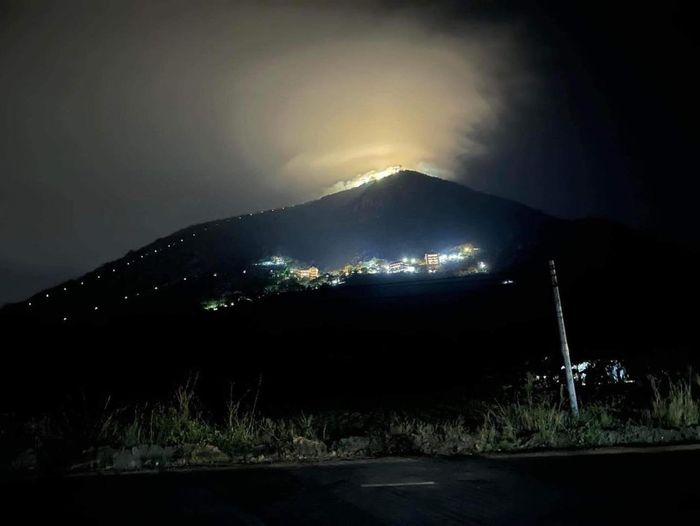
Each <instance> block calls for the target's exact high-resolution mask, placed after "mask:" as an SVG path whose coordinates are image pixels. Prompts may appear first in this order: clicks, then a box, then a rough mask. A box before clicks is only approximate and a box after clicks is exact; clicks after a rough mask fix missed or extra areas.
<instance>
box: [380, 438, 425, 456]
mask: <svg viewBox="0 0 700 526" xmlns="http://www.w3.org/2000/svg"><path fill="white" fill-rule="evenodd" d="M386 449H387V453H388V454H389V455H410V454H414V453H417V452H418V450H419V447H418V445H417V444H416V441H415V440H414V437H413V436H412V435H409V434H407V433H396V434H392V435H389V437H388V440H387V441H386Z"/></svg>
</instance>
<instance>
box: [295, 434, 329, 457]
mask: <svg viewBox="0 0 700 526" xmlns="http://www.w3.org/2000/svg"><path fill="white" fill-rule="evenodd" d="M292 449H293V452H294V454H295V455H296V456H297V457H299V458H318V457H322V456H324V455H325V454H326V452H327V448H326V444H324V443H323V442H320V441H318V440H311V439H308V438H304V437H295V438H294V439H293V440H292Z"/></svg>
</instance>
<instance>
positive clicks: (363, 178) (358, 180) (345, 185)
mask: <svg viewBox="0 0 700 526" xmlns="http://www.w3.org/2000/svg"><path fill="white" fill-rule="evenodd" d="M400 170H401V165H397V166H389V167H388V168H385V169H384V170H370V171H369V172H365V173H363V174H359V175H357V176H356V177H353V178H352V179H348V180H347V181H339V182H337V183H335V184H334V185H333V186H331V187H330V188H329V189H327V190H326V192H325V195H328V194H334V193H336V192H342V191H343V190H350V189H351V188H357V187H358V186H362V185H363V184H367V183H371V182H374V181H379V180H381V179H384V178H385V177H388V176H390V175H392V174H395V173H396V172H399V171H400Z"/></svg>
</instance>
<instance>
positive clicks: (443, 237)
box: [0, 171, 698, 400]
mask: <svg viewBox="0 0 700 526" xmlns="http://www.w3.org/2000/svg"><path fill="white" fill-rule="evenodd" d="M463 243H472V244H474V245H475V246H477V247H479V248H480V249H482V253H483V257H484V258H485V259H486V260H487V261H488V263H489V265H490V267H491V273H490V274H488V275H478V276H473V277H466V278H460V279H456V278H449V279H443V278H440V279H432V278H431V279H427V278H424V277H416V278H417V279H409V278H405V279H401V280H398V281H394V282H386V281H384V282H382V281H381V280H379V281H375V282H371V281H370V282H365V283H359V284H358V283H356V284H354V285H352V286H347V285H346V286H340V287H334V288H327V289H320V290H309V291H305V292H296V293H287V294H281V295H275V294H273V295H268V296H265V297H262V298H259V299H258V298H256V297H255V294H256V290H257V291H259V290H260V286H261V283H260V279H261V278H260V269H261V267H256V266H255V265H254V263H255V262H257V261H259V260H260V259H262V258H268V257H270V256H272V255H283V256H287V257H290V258H294V259H297V260H299V261H302V262H304V263H306V264H313V265H316V266H318V267H319V268H320V269H321V270H322V271H325V270H330V269H333V268H338V267H341V266H342V265H343V264H345V263H347V262H350V261H352V260H354V259H356V258H369V257H373V256H374V257H380V258H386V259H388V260H395V259H398V258H402V257H412V256H415V257H421V256H422V255H423V254H424V253H425V252H429V251H438V250H442V249H446V248H449V247H452V246H455V245H459V244H463ZM480 257H482V256H480ZM549 258H554V259H555V260H556V262H557V268H558V271H559V278H560V288H561V292H562V298H563V302H564V311H565V315H566V317H567V328H568V331H569V342H570V345H571V349H572V355H573V357H574V360H575V361H581V360H585V359H591V358H595V357H608V358H615V359H619V358H630V357H634V358H635V359H637V362H636V363H637V364H638V367H639V368H640V370H646V369H644V367H646V366H644V363H646V362H644V360H653V361H656V362H659V361H661V362H664V361H667V360H670V359H671V357H673V359H676V360H677V361H679V362H681V363H685V364H687V363H691V361H692V360H688V359H687V357H688V355H689V354H690V355H693V356H695V355H696V354H697V352H696V346H695V335H694V330H693V327H694V319H693V314H692V313H693V311H692V310H690V309H678V308H677V306H678V305H680V304H682V302H683V301H684V300H686V299H687V297H693V296H694V295H695V294H696V293H697V289H698V286H697V284H696V282H695V281H694V280H693V279H692V276H693V272H694V269H695V268H696V264H697V260H696V258H695V257H694V256H692V255H690V254H688V253H686V252H684V251H683V250H681V249H679V248H677V247H675V246H673V245H670V244H666V243H663V242H661V241H659V240H657V239H653V238H650V237H648V236H646V235H644V234H642V233H640V232H635V231H632V230H630V229H628V228H625V227H623V226H620V225H617V224H614V223H611V222H608V221H605V220H595V219H586V220H579V221H566V220H561V219H557V218H554V217H551V216H548V215H546V214H543V213H541V212H539V211H536V210H533V209H531V208H528V207H526V206H523V205H521V204H518V203H515V202H513V201H509V200H506V199H501V198H498V197H494V196H490V195H487V194H484V193H480V192H477V191H474V190H471V189H469V188H467V187H465V186H462V185H459V184H456V183H453V182H448V181H444V180H441V179H438V178H434V177H429V176H427V175H424V174H421V173H417V172H412V171H403V172H399V173H397V174H395V175H392V176H389V177H386V178H384V179H382V180H379V181H376V182H373V183H369V184H366V185H363V186H360V187H357V188H354V189H351V190H347V191H343V192H340V193H337V194H333V195H329V196H326V197H324V198H321V199H318V200H315V201H311V202H308V203H305V204H301V205H297V206H292V207H285V208H281V209H277V210H268V211H264V212H258V213H254V214H248V215H242V216H237V217H230V218H226V219H222V220H217V221H211V222H207V223H202V224H199V225H193V226H190V227H187V228H185V229H183V230H180V231H178V232H175V233H174V234H172V235H170V236H167V237H164V238H161V239H158V240H156V241H154V242H153V243H151V244H150V245H147V246H145V247H142V248H140V249H138V250H134V251H131V252H129V253H127V254H126V255H125V256H124V257H122V258H120V259H118V260H115V261H112V262H109V263H107V264H105V265H102V266H101V267H99V268H97V269H95V270H94V271H92V272H89V273H87V274H85V275H84V276H82V277H80V278H78V279H76V280H71V281H68V282H66V283H63V284H60V285H58V286H56V287H53V288H51V289H48V290H45V291H43V292H41V293H39V294H36V295H34V296H33V297H31V298H29V299H27V300H26V301H24V302H21V303H18V304H14V305H10V306H8V307H6V308H5V309H3V310H2V312H0V331H2V333H3V334H4V335H5V339H6V341H15V342H21V347H18V349H19V348H21V349H23V350H24V351H23V352H11V353H8V363H7V364H6V367H5V371H7V372H8V374H7V375H6V376H7V378H5V381H4V386H5V388H6V389H7V393H8V396H19V395H17V394H16V393H19V392H20V390H21V392H22V395H21V396H24V397H32V396H35V397H39V396H40V395H39V394H37V393H39V392H42V393H50V392H52V390H56V392H59V391H61V389H65V388H66V387H67V386H68V387H69V386H72V385H82V384H81V382H85V381H90V382H94V383H96V384H97V386H96V388H99V389H103V388H106V387H105V386H108V385H109V386H110V389H111V391H110V392H117V390H119V389H121V390H124V389H126V390H127V392H128V393H131V391H134V390H135V389H137V388H136V386H137V385H139V386H140V387H139V388H138V389H141V390H148V389H154V385H155V384H156V383H157V381H161V382H168V381H170V380H169V379H170V378H173V377H176V376H177V374H176V373H175V372H174V371H181V370H188V369H195V370H201V371H208V374H209V375H210V376H211V375H213V376H216V377H220V379H221V380H222V381H230V373H231V371H235V372H236V374H237V378H241V376H243V377H245V376H246V375H247V377H248V380H250V381H251V382H253V384H254V382H255V379H256V378H257V375H258V374H259V373H261V372H265V374H266V375H267V376H266V377H267V378H268V379H269V380H270V381H269V384H272V385H274V387H269V388H268V389H269V391H268V396H272V394H270V393H271V392H274V393H277V395H278V396H279V397H280V399H281V400H287V399H288V398H289V397H290V396H291V393H292V392H293V393H295V396H296V395H299V396H301V395H302V394H303V392H304V390H305V389H306V391H307V392H308V396H310V397H311V398H313V399H314V400H315V399H317V398H318V393H319V392H331V391H336V390H339V389H346V391H347V392H348V393H355V390H356V387H357V385H356V381H357V378H362V379H363V385H364V387H365V388H367V389H369V387H370V385H374V386H375V387H376V389H377V392H384V391H383V390H385V389H389V388H393V387H391V386H390V385H389V384H390V382H397V383H396V386H398V385H399V384H400V385H401V386H402V387H400V388H407V389H413V388H414V387H415V386H417V385H427V383H429V382H432V383H433V385H435V386H438V387H440V386H442V387H445V386H448V385H463V384H464V382H465V381H466V379H467V378H471V380H470V381H473V382H478V381H481V379H482V378H483V377H484V375H486V374H487V373H486V372H485V371H489V370H490V371H493V370H498V371H500V372H499V373H498V375H495V374H494V375H493V377H499V378H501V377H502V374H503V369H504V367H508V368H510V369H511V370H513V371H516V372H515V373H513V374H523V369H524V368H526V367H530V365H528V364H532V363H535V362H537V361H538V360H540V361H541V360H547V359H550V361H549V362H545V363H550V364H554V365H556V364H557V363H558V361H557V360H556V358H555V360H554V361H552V360H551V358H552V357H556V356H557V353H558V342H557V328H556V322H555V319H554V316H553V312H554V311H553V305H552V295H551V285H550V281H549V275H548V269H547V260H548V259H549ZM268 272H269V271H268ZM672 280H673V281H672ZM681 281H682V283H683V287H682V288H681V287H678V286H676V283H677V282H681ZM241 291H242V293H244V294H245V295H246V296H248V297H249V298H252V299H253V300H254V301H252V302H245V301H243V302H239V303H237V304H236V308H235V309H233V308H228V309H219V311H218V312H215V313H214V312H205V311H204V310H203V309H202V305H201V304H202V302H203V301H205V300H207V299H209V298H220V297H227V296H228V297H230V296H231V294H235V293H239V292H241ZM58 349H62V350H63V351H62V352H56V350H58ZM183 351H184V352H185V353H186V354H184V355H182V356H185V358H184V359H182V358H178V359H176V358H175V356H176V355H178V353H181V352H183ZM679 356H680V358H679ZM105 357H109V358H110V362H108V365H107V366H106V367H105V366H102V365H101V359H103V358H105ZM37 360H40V363H43V364H44V366H43V367H40V368H38V367H36V366H35V364H36V362H37ZM640 360H641V361H640ZM533 361H534V362H533ZM659 367H660V366H657V367H656V370H658V368H659ZM557 368H558V367H555V369H557ZM10 372H11V374H10ZM640 374H641V373H640ZM8 375H9V376H8ZM125 378H127V379H129V381H128V382H127V383H125V382H124V379H125ZM137 378H138V379H139V380H137ZM37 385H41V389H38V388H36V387H32V386H37ZM302 386H304V387H303V388H302ZM343 386H345V387H343ZM398 388H399V387H397V389H398ZM368 392H369V391H368ZM128 393H127V394H128ZM353 396H354V395H353ZM27 399H28V400H29V398H27Z"/></svg>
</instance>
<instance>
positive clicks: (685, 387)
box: [650, 374, 700, 427]
mask: <svg viewBox="0 0 700 526" xmlns="http://www.w3.org/2000/svg"><path fill="white" fill-rule="evenodd" d="M650 381H651V389H652V393H653V400H652V402H651V412H650V416H651V420H652V422H653V423H655V424H658V425H662V426H669V427H684V426H692V425H697V424H699V423H700V402H698V400H697V399H696V398H695V396H694V395H693V384H695V385H696V386H697V385H700V376H698V375H695V378H694V380H693V379H692V374H689V378H688V379H687V380H686V379H678V380H675V381H674V380H671V379H669V380H668V387H667V389H665V390H664V389H663V387H662V386H661V385H660V382H659V381H658V380H657V379H655V378H651V379H650Z"/></svg>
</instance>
